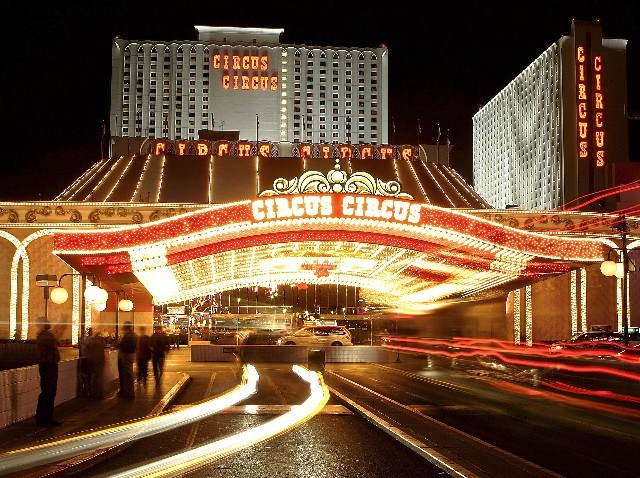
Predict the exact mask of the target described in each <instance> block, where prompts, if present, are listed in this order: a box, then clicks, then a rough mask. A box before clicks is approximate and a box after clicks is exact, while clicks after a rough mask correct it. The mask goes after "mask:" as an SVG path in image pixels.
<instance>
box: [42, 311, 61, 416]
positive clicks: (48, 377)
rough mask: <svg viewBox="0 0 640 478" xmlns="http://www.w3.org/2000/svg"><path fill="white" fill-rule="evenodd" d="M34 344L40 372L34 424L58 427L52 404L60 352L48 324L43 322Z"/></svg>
mask: <svg viewBox="0 0 640 478" xmlns="http://www.w3.org/2000/svg"><path fill="white" fill-rule="evenodd" d="M36 344H37V346H38V352H39V360H38V370H39V372H40V396H38V406H37V408H36V424H37V425H39V426H51V425H60V424H61V423H60V422H59V421H58V420H56V419H55V418H53V408H54V402H55V399H56V393H57V391H58V363H59V362H60V351H59V350H58V340H57V339H56V338H55V337H54V336H53V334H52V333H51V324H50V323H49V322H45V323H44V327H43V329H42V330H41V331H40V332H39V333H38V336H37V337H36Z"/></svg>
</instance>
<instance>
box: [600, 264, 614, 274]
mask: <svg viewBox="0 0 640 478" xmlns="http://www.w3.org/2000/svg"><path fill="white" fill-rule="evenodd" d="M616 269H617V266H616V263H615V262H613V261H604V262H603V263H602V264H600V272H602V273H603V274H604V275H605V276H607V277H611V276H612V275H614V274H615V273H616Z"/></svg>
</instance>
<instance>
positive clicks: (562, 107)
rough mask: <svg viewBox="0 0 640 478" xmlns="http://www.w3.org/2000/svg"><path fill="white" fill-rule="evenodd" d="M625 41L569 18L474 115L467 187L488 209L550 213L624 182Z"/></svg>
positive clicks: (599, 27) (625, 160) (627, 158)
mask: <svg viewBox="0 0 640 478" xmlns="http://www.w3.org/2000/svg"><path fill="white" fill-rule="evenodd" d="M626 43H627V41H626V40H614V39H603V38H602V28H601V25H600V23H599V22H582V21H576V20H574V22H573V25H572V34H571V35H570V36H563V37H561V38H560V39H559V40H558V41H557V42H555V43H554V44H552V45H551V46H550V47H549V48H548V49H547V50H545V51H544V52H543V53H542V54H541V55H540V56H539V57H538V58H536V59H535V60H534V61H533V63H531V64H530V65H529V66H528V67H527V68H526V69H525V70H524V71H522V72H521V73H520V74H519V75H518V76H516V77H515V78H514V79H513V80H512V81H511V82H510V83H509V84H508V85H507V86H506V87H505V88H504V89H503V90H502V91H500V92H499V93H498V94H497V95H496V96H495V97H493V98H492V99H491V100H490V101H489V102H488V103H487V104H486V105H484V106H483V107H482V108H481V109H480V110H479V111H478V112H477V113H476V114H475V115H474V117H473V179H474V188H475V190H476V191H477V192H478V193H479V194H480V195H481V196H482V197H483V198H484V199H486V200H487V201H488V202H489V203H490V204H491V205H492V206H494V207H497V208H504V207H506V206H508V205H517V206H519V207H521V208H526V209H555V208H558V207H562V206H563V205H564V204H566V203H568V202H570V201H573V200H575V199H577V198H579V197H581V196H584V195H586V194H589V193H594V192H597V191H601V190H603V189H605V188H607V187H610V186H613V185H615V184H619V183H620V182H624V180H623V178H621V177H620V176H621V172H620V170H619V166H620V164H621V163H624V162H627V161H628V160H629V152H628V137H627V119H626V117H625V104H626V99H627V84H626V78H627V74H626ZM616 176H617V177H616Z"/></svg>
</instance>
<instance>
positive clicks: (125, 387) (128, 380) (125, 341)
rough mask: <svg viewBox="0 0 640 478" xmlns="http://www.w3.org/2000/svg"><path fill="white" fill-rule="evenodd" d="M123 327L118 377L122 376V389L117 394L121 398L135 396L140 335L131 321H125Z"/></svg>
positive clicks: (119, 348)
mask: <svg viewBox="0 0 640 478" xmlns="http://www.w3.org/2000/svg"><path fill="white" fill-rule="evenodd" d="M122 329H123V330H124V335H123V336H122V339H121V340H120V343H119V344H118V377H119V378H120V390H119V391H118V393H117V395H118V396H119V397H121V398H134V397H135V392H134V389H133V384H134V380H135V377H134V375H133V363H134V362H135V358H136V346H137V343H138V336H137V335H136V334H135V332H134V331H133V325H132V324H131V322H128V321H127V322H125V323H124V325H123V327H122Z"/></svg>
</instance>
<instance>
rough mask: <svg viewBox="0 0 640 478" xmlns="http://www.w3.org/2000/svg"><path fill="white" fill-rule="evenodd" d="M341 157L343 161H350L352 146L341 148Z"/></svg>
mask: <svg viewBox="0 0 640 478" xmlns="http://www.w3.org/2000/svg"><path fill="white" fill-rule="evenodd" d="M340 157H341V158H342V159H348V158H350V157H351V147H350V146H340Z"/></svg>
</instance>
